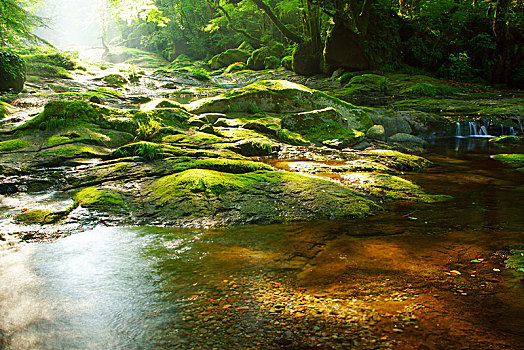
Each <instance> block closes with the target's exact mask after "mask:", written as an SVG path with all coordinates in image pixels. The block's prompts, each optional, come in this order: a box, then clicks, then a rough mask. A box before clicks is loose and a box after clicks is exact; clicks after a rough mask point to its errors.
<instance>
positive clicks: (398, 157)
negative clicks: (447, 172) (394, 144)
mask: <svg viewBox="0 0 524 350" xmlns="http://www.w3.org/2000/svg"><path fill="white" fill-rule="evenodd" d="M361 154H362V155H364V156H366V157H370V158H371V159H373V160H376V161H378V162H380V163H382V164H384V165H386V166H387V167H389V168H393V169H397V170H400V171H414V170H420V169H423V168H426V167H428V166H430V165H431V162H430V161H429V160H427V159H425V158H422V157H419V156H415V155H412V154H405V153H401V152H398V151H392V150H384V149H377V150H371V151H365V152H362V153H361Z"/></svg>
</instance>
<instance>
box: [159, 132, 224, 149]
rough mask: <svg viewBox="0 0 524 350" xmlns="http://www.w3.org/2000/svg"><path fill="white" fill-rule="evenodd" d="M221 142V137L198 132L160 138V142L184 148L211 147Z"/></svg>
mask: <svg viewBox="0 0 524 350" xmlns="http://www.w3.org/2000/svg"><path fill="white" fill-rule="evenodd" d="M223 141H224V139H223V138H221V137H218V136H216V135H212V134H208V133H205V132H198V131H196V132H193V133H190V132H188V133H184V134H179V135H167V136H164V137H163V138H162V142H166V143H171V144H176V145H186V146H199V145H211V144H214V143H219V142H223Z"/></svg>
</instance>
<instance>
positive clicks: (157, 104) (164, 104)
mask: <svg viewBox="0 0 524 350" xmlns="http://www.w3.org/2000/svg"><path fill="white" fill-rule="evenodd" d="M157 108H180V109H185V108H184V107H183V106H182V105H181V104H180V103H178V102H176V101H173V100H169V99H166V98H160V99H154V100H152V101H150V102H148V103H144V104H143V105H141V106H140V110H141V111H143V112H147V111H151V110H153V109H157Z"/></svg>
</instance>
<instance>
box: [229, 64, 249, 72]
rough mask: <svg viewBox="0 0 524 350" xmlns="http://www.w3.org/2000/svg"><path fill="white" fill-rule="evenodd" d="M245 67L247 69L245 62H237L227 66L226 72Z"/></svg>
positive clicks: (236, 70)
mask: <svg viewBox="0 0 524 350" xmlns="http://www.w3.org/2000/svg"><path fill="white" fill-rule="evenodd" d="M244 69H246V64H245V63H244V62H235V63H231V64H230V65H229V66H227V68H226V70H225V71H224V73H233V72H238V71H241V70H244Z"/></svg>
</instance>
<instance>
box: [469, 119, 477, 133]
mask: <svg viewBox="0 0 524 350" xmlns="http://www.w3.org/2000/svg"><path fill="white" fill-rule="evenodd" d="M469 135H470V136H478V135H479V133H478V132H477V123H476V122H469Z"/></svg>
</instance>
